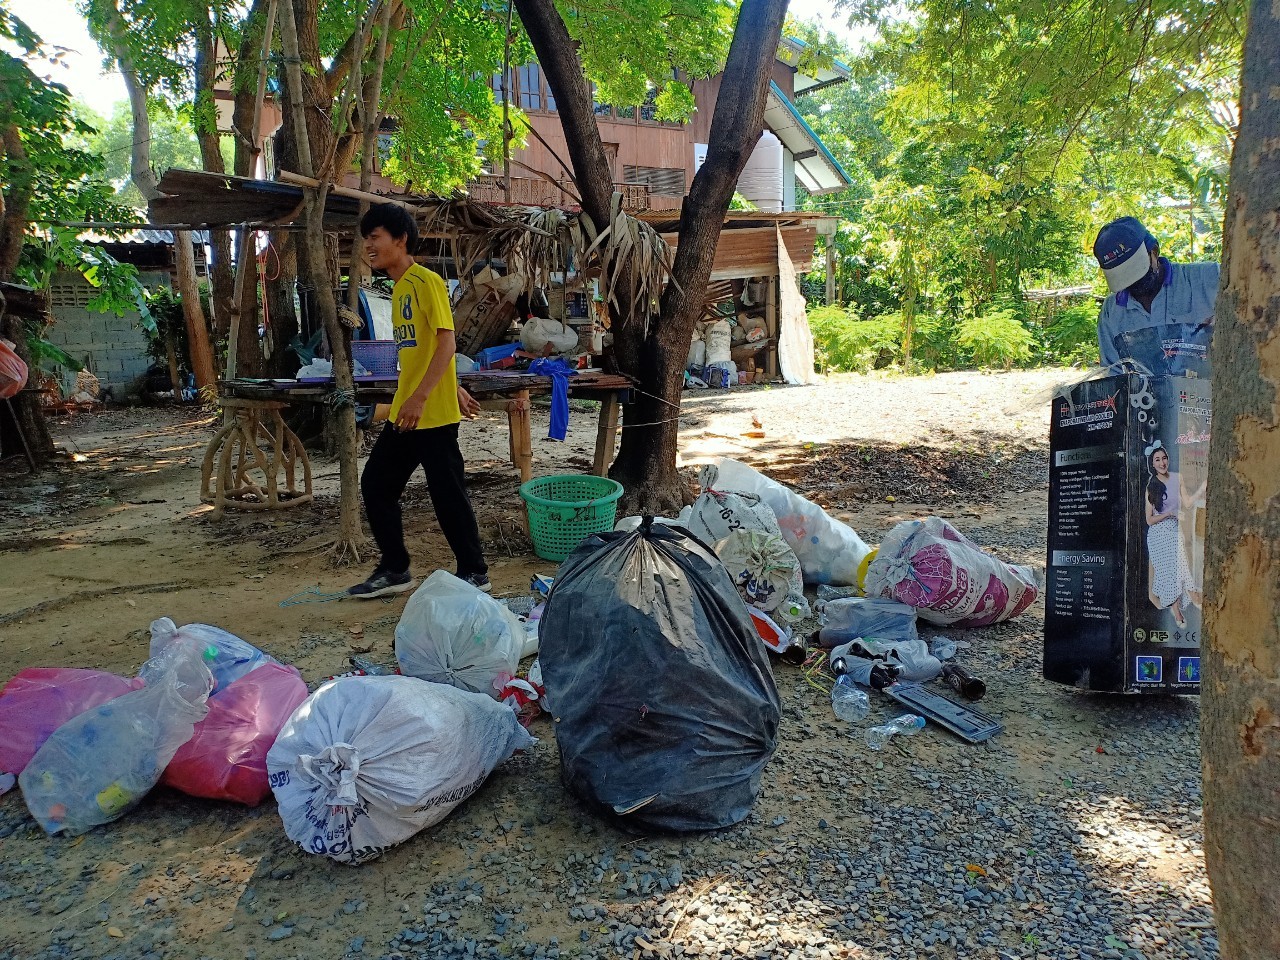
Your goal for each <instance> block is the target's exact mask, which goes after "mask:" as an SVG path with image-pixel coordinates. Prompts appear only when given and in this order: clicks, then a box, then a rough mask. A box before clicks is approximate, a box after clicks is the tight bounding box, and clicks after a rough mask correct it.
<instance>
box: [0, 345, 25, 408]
mask: <svg viewBox="0 0 1280 960" xmlns="http://www.w3.org/2000/svg"><path fill="white" fill-rule="evenodd" d="M26 382H27V365H26V364H25V363H23V362H22V358H21V357H20V356H18V352H17V351H16V350H14V349H13V343H12V342H11V341H9V340H0V400H7V399H9V398H10V397H16V396H17V395H18V391H19V390H21V389H22V388H23V386H24V385H25V384H26Z"/></svg>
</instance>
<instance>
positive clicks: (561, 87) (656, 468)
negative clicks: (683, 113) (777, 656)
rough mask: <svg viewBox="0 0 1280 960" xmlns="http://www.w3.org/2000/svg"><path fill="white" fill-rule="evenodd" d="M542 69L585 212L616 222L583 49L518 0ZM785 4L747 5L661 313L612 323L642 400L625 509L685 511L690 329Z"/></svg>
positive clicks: (628, 430)
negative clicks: (683, 418) (682, 472)
mask: <svg viewBox="0 0 1280 960" xmlns="http://www.w3.org/2000/svg"><path fill="white" fill-rule="evenodd" d="M516 9H517V10H518V11H519V13H520V19H521V20H522V21H523V22H524V25H525V31H526V32H527V33H528V34H529V39H530V40H531V41H532V42H533V47H534V50H535V51H536V52H537V54H538V62H539V64H540V65H541V66H542V71H543V73H544V75H545V76H546V78H547V84H548V86H550V87H551V90H552V92H553V93H554V94H555V98H556V108H557V110H558V112H559V115H560V121H561V123H562V124H563V126H564V131H565V139H566V140H567V141H568V149H569V158H570V162H571V163H572V164H573V171H574V178H575V179H576V180H577V184H578V189H579V191H580V193H581V197H582V208H583V210H584V211H585V212H586V213H588V214H589V215H590V216H591V219H592V220H593V222H594V223H595V225H596V227H597V229H603V228H604V226H606V225H607V224H608V222H609V204H610V200H611V197H612V193H613V182H612V181H613V178H612V175H611V172H610V170H609V164H608V160H607V158H606V156H605V151H604V144H603V143H602V142H601V139H600V131H599V128H598V127H597V126H596V119H595V111H594V110H593V109H592V104H591V87H590V84H589V83H588V81H587V78H586V76H585V75H584V74H583V72H582V67H581V64H580V63H579V62H578V57H577V53H576V48H575V46H574V43H573V41H572V39H571V38H570V37H569V32H568V30H567V29H566V27H565V25H564V21H563V20H562V19H561V18H560V15H559V13H558V12H557V10H556V8H555V5H554V4H553V3H552V2H551V0H516ZM786 12H787V0H745V2H744V3H743V4H742V7H741V8H740V10H739V12H738V24H737V28H736V30H735V31H734V35H733V43H732V44H731V46H730V48H729V58H728V61H727V62H726V64H725V69H724V74H723V77H722V79H721V82H720V93H719V95H718V97H717V100H716V106H715V112H714V113H713V114H712V118H711V134H710V136H709V138H708V150H707V158H706V160H705V161H704V162H703V165H702V168H701V169H700V170H699V171H698V174H697V176H695V177H694V178H693V184H692V185H691V187H690V189H689V196H688V197H686V198H685V201H684V207H683V209H682V211H681V215H680V233H679V241H678V243H679V246H678V248H677V250H676V258H675V264H674V266H673V268H672V279H673V280H674V282H673V283H669V284H668V285H667V288H666V290H665V292H664V293H663V295H662V302H661V308H660V316H659V319H658V321H657V322H656V323H654V324H651V325H648V326H646V325H645V324H643V323H641V322H639V321H638V320H637V319H634V318H633V317H630V316H628V315H627V313H628V312H630V311H629V307H628V306H627V305H624V306H623V310H622V315H621V316H616V317H614V324H613V328H614V353H615V355H616V357H617V359H618V364H619V367H620V369H621V370H622V371H623V372H624V373H626V374H628V375H629V376H631V377H634V378H636V379H637V380H638V381H639V384H640V390H641V392H640V393H639V394H638V395H637V399H636V401H635V402H634V403H631V404H628V405H627V406H626V408H625V411H624V424H623V425H624V429H623V431H622V444H621V447H620V448H619V451H618V459H617V460H616V461H615V462H614V464H613V467H612V469H611V470H610V471H609V475H610V476H611V477H613V478H614V479H615V480H617V481H618V482H619V483H621V484H622V485H623V486H624V487H625V488H626V494H625V495H624V496H623V500H622V507H621V509H623V510H624V511H626V512H629V513H635V512H648V513H665V512H667V511H677V510H679V508H680V507H681V506H682V505H683V504H684V503H685V502H687V501H688V500H689V491H688V490H687V489H686V488H685V486H684V484H683V483H682V482H681V480H680V476H679V474H678V473H677V471H676V449H677V441H678V439H679V426H680V425H679V419H678V418H679V415H680V395H681V389H682V387H683V383H684V375H683V370H684V364H685V361H686V359H687V358H688V355H689V343H690V341H691V340H692V339H693V327H694V323H695V322H696V321H697V319H698V317H699V316H701V314H702V309H703V303H704V301H705V295H706V287H707V282H708V281H709V280H710V278H711V265H712V263H713V261H714V260H715V251H716V244H717V243H718V242H719V238H720V229H721V227H722V226H723V224H724V216H725V213H726V212H728V209H729V202H730V200H732V198H733V191H734V187H735V186H736V184H737V182H738V177H739V175H740V174H741V173H742V168H743V167H744V166H746V162H747V159H748V157H750V155H751V151H752V150H753V149H754V148H755V145H756V142H757V141H758V140H759V139H760V133H761V131H762V130H763V128H764V106H765V98H766V95H767V93H768V89H769V77H770V75H771V74H772V71H773V61H774V59H775V57H776V56H777V52H778V42H779V40H780V38H781V35H782V23H783V20H784V19H785V17H786Z"/></svg>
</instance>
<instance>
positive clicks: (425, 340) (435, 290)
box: [390, 263, 462, 430]
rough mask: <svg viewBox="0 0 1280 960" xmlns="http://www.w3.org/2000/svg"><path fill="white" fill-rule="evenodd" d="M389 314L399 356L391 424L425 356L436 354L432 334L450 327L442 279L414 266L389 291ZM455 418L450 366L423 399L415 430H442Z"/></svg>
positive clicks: (454, 382)
mask: <svg viewBox="0 0 1280 960" xmlns="http://www.w3.org/2000/svg"><path fill="white" fill-rule="evenodd" d="M391 316H392V320H393V322H394V323H395V337H396V350H397V352H398V354H399V357H400V377H399V380H398V381H397V383H396V395H395V399H394V400H392V401H391V417H390V420H391V422H392V423H395V422H396V417H398V416H399V415H400V407H401V406H403V404H404V402H405V401H406V400H408V399H409V397H410V396H412V394H413V392H414V391H415V390H417V389H418V385H419V384H421V383H422V378H423V377H424V376H426V373H427V367H428V366H429V365H430V364H431V358H432V357H434V356H435V354H436V334H437V333H439V332H440V331H441V330H452V329H453V311H452V310H450V309H449V291H448V288H447V287H446V286H445V283H444V280H442V279H441V278H440V275H439V274H437V273H433V272H432V271H430V270H428V269H427V268H426V267H424V266H423V265H422V264H420V263H415V264H414V265H413V266H411V267H410V268H409V269H408V270H406V271H405V272H404V275H403V276H401V277H400V279H399V280H397V281H396V285H395V288H394V289H393V290H392V291H391ZM461 419H462V413H461V411H460V410H459V409H458V375H457V371H456V370H455V368H454V365H453V364H452V363H450V364H449V366H448V367H447V368H446V369H445V372H444V376H442V377H441V378H440V382H439V383H437V384H436V387H435V389H434V390H432V391H431V393H430V394H428V395H427V402H426V403H425V404H424V405H423V408H422V419H421V420H419V421H418V427H417V428H418V429H419V430H429V429H430V428H432V427H444V426H447V425H449V424H451V423H458V422H459V421H460V420H461Z"/></svg>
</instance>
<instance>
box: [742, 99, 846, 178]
mask: <svg viewBox="0 0 1280 960" xmlns="http://www.w3.org/2000/svg"><path fill="white" fill-rule="evenodd" d="M764 122H765V125H766V126H768V128H769V129H770V130H772V131H773V132H774V133H775V134H776V135H777V137H778V139H779V140H781V141H782V145H783V146H784V147H786V148H787V149H788V150H789V151H791V155H792V157H794V158H795V163H796V179H797V180H799V181H800V183H801V185H802V186H803V187H804V188H805V189H806V190H808V191H809V192H810V193H813V194H821V193H832V192H834V191H836V190H843V189H844V188H845V187H847V186H849V185H850V184H851V183H853V181H852V180H851V179H850V178H849V174H848V173H846V172H845V169H844V167H842V166H840V163H839V161H838V160H836V158H835V157H833V156H832V155H831V151H830V150H828V149H827V146H826V144H824V143H823V142H822V141H821V140H820V139H818V135H817V134H816V133H814V132H813V128H812V127H811V126H809V124H808V123H806V122H805V119H804V117H802V116H800V111H799V110H797V109H796V105H795V104H794V103H792V102H791V101H790V100H788V99H787V95H786V94H785V93H783V92H782V88H781V87H779V86H778V85H777V84H776V83H774V82H773V81H772V80H770V81H769V99H768V100H767V101H766V103H765V107H764Z"/></svg>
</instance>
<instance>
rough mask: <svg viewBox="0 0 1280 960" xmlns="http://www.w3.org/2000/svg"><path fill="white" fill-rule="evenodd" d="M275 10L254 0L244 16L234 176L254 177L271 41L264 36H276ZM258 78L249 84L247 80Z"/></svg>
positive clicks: (263, 0) (238, 62)
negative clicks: (260, 101)
mask: <svg viewBox="0 0 1280 960" xmlns="http://www.w3.org/2000/svg"><path fill="white" fill-rule="evenodd" d="M275 17H276V10H275V8H274V7H272V6H271V4H270V3H268V2H267V0H253V5H252V6H251V7H250V8H249V15H248V16H247V17H245V20H244V22H245V29H244V33H243V34H242V35H241V37H240V48H239V50H237V51H236V67H235V76H234V78H233V81H234V86H233V88H232V89H233V93H234V96H235V106H234V107H233V108H232V111H231V127H232V130H233V131H234V134H233V135H234V137H235V159H234V160H233V161H232V164H233V169H234V173H235V175H236V176H237V177H252V176H256V174H257V171H256V170H255V169H254V167H255V166H256V164H257V161H258V156H259V155H260V154H261V153H262V146H261V138H260V137H259V135H258V127H259V125H260V124H261V121H262V118H261V115H260V114H259V113H258V107H257V102H258V87H259V86H261V84H262V82H263V81H264V80H265V78H266V70H267V61H266V56H265V55H266V54H267V52H268V51H269V50H270V45H271V40H270V39H269V38H268V37H267V36H266V34H267V31H268V30H270V31H271V32H272V34H274V33H275ZM250 76H253V77H256V78H258V82H256V83H253V84H250V83H249V79H248V78H249V77H250Z"/></svg>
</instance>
